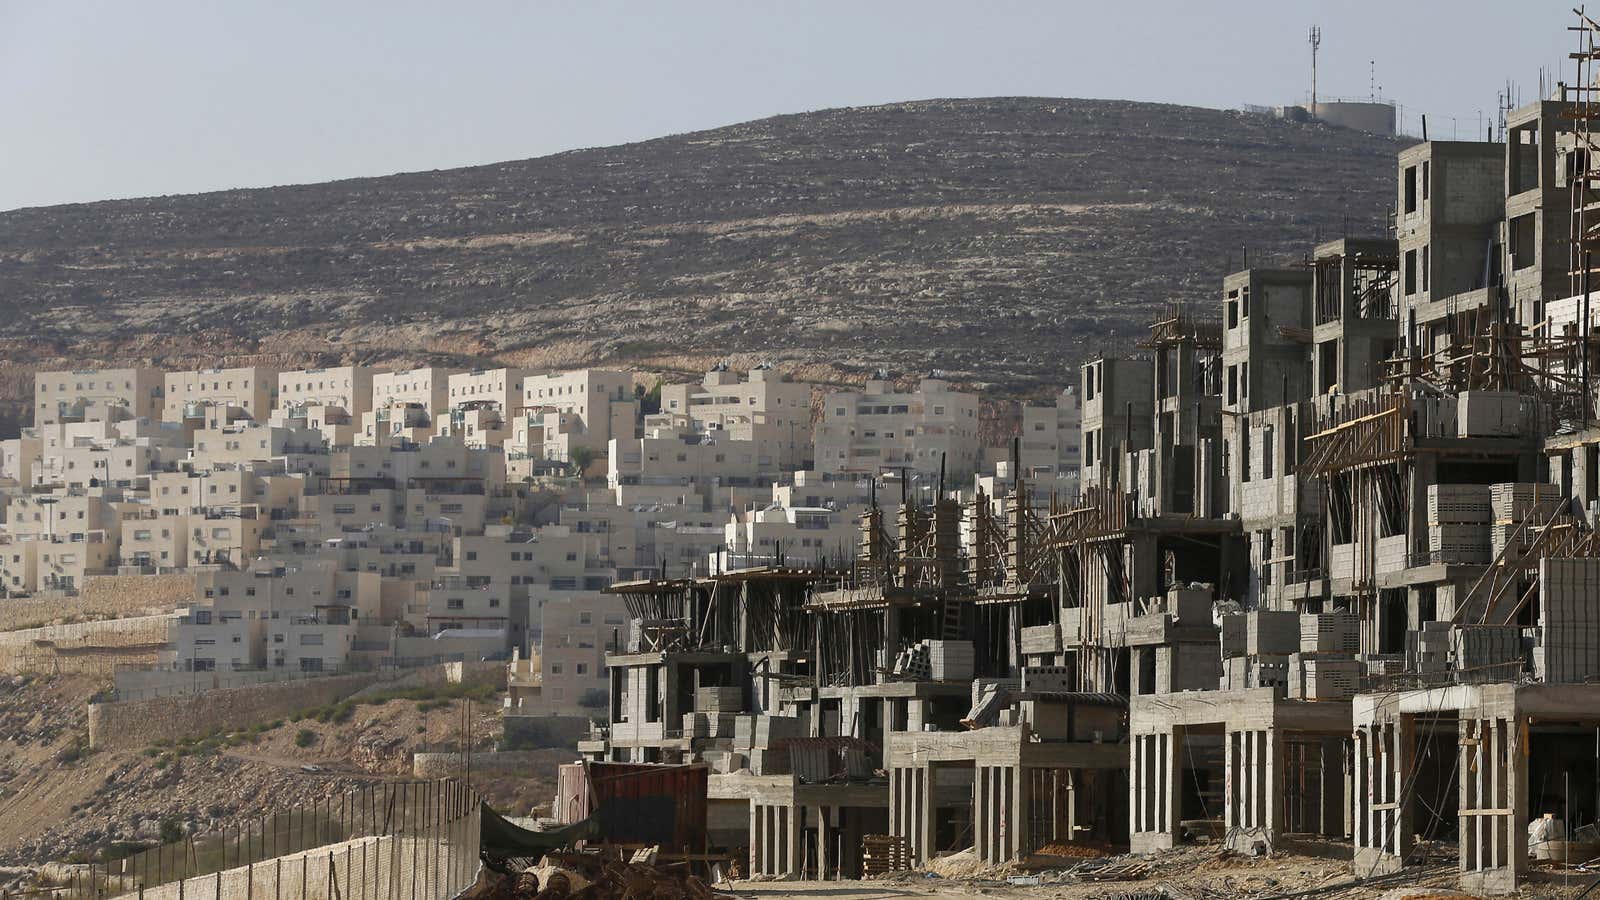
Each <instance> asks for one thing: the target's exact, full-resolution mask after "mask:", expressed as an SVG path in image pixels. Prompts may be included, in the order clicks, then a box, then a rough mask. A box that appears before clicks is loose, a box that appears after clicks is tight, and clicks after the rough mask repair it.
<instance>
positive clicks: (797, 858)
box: [783, 801, 806, 878]
mask: <svg viewBox="0 0 1600 900" xmlns="http://www.w3.org/2000/svg"><path fill="white" fill-rule="evenodd" d="M804 812H805V808H804V807H802V806H801V805H800V804H798V803H795V802H792V801H791V802H790V803H789V805H788V807H786V808H785V809H784V810H783V814H784V819H785V822H786V823H787V824H786V828H785V835H784V836H785V837H786V838H788V849H787V853H788V857H789V859H788V868H787V870H786V874H787V875H788V876H789V877H791V878H804V877H805V874H806V871H805V865H806V862H805V856H804V855H803V854H802V850H801V848H802V844H801V842H800V841H801V838H802V837H803V836H804V834H805V832H804V830H803V827H804V822H805V817H804V815H803V813H804Z"/></svg>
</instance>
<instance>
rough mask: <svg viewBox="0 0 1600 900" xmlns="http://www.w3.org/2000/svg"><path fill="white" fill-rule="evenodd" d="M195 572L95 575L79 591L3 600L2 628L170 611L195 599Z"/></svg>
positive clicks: (48, 592) (53, 592) (0, 622)
mask: <svg viewBox="0 0 1600 900" xmlns="http://www.w3.org/2000/svg"><path fill="white" fill-rule="evenodd" d="M194 583H195V578H194V575H192V574H165V575H91V576H89V577H88V578H87V579H85V580H84V583H83V588H82V589H81V590H80V591H79V592H78V593H77V594H64V593H61V592H59V591H40V592H39V593H37V594H34V595H33V596H32V597H12V598H9V599H6V600H4V601H0V631H11V630H15V629H19V628H28V627H31V626H35V625H38V624H40V623H43V622H51V621H54V620H56V619H60V618H64V617H67V616H106V617H127V616H141V615H145V614H149V613H162V612H170V611H172V610H174V609H176V608H177V607H179V606H181V605H183V604H186V603H189V602H191V601H193V600H194Z"/></svg>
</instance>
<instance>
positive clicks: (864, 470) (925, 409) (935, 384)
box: [816, 377, 980, 485]
mask: <svg viewBox="0 0 1600 900" xmlns="http://www.w3.org/2000/svg"><path fill="white" fill-rule="evenodd" d="M816 442H817V447H816V458H817V462H816V465H817V470H818V471H820V472H824V473H839V472H849V473H859V474H863V475H871V474H876V473H878V472H880V471H883V470H885V469H898V468H905V469H909V470H911V471H912V472H916V473H919V474H923V475H933V476H937V475H938V473H939V467H940V461H941V459H942V460H943V461H944V469H945V474H946V476H947V477H948V478H949V479H951V480H950V482H949V483H950V484H952V485H954V484H959V483H962V482H965V481H966V480H967V479H968V478H970V477H971V476H972V475H974V474H975V473H976V471H977V468H978V464H979V460H980V447H979V443H978V397H977V395H976V394H967V393H962V392H960V391H956V390H954V389H952V388H951V386H950V383H949V382H948V381H945V380H944V379H942V378H934V377H929V378H924V379H922V381H921V382H920V383H919V384H918V386H917V388H916V390H914V391H906V392H902V391H896V390H895V389H894V386H893V385H891V384H890V383H889V382H887V381H884V380H881V379H873V380H869V381H868V382H867V383H866V386H865V387H864V388H863V389H862V390H860V391H839V392H835V393H831V394H829V395H828V396H827V398H826V399H825V400H824V401H823V409H822V422H821V424H820V425H818V426H817V438H816Z"/></svg>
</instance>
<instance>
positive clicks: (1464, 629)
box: [1450, 625, 1523, 681]
mask: <svg viewBox="0 0 1600 900" xmlns="http://www.w3.org/2000/svg"><path fill="white" fill-rule="evenodd" d="M1450 656H1451V663H1452V666H1453V668H1454V669H1455V671H1456V673H1457V675H1458V676H1459V677H1460V678H1462V679H1463V680H1466V681H1512V680H1515V679H1516V677H1517V669H1516V667H1515V666H1511V665H1505V664H1507V663H1520V662H1521V661H1522V658H1523V656H1522V629H1521V628H1518V627H1517V626H1515V625H1455V626H1452V627H1451V629H1450Z"/></svg>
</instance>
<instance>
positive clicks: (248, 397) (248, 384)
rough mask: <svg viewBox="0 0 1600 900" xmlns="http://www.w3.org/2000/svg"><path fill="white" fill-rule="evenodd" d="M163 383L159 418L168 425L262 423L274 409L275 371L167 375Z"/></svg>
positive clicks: (245, 369) (253, 369)
mask: <svg viewBox="0 0 1600 900" xmlns="http://www.w3.org/2000/svg"><path fill="white" fill-rule="evenodd" d="M164 381H165V388H164V390H163V397H162V412H161V418H162V419H163V420H165V421H168V422H186V421H195V420H200V421H203V422H204V423H205V424H206V425H207V426H209V427H218V426H221V425H226V424H228V423H230V422H232V421H234V420H235V419H238V418H248V419H254V420H256V421H259V422H265V421H266V420H267V417H268V416H269V415H271V413H272V409H273V407H275V406H276V405H277V393H278V371H277V370H276V369H269V368H266V367H264V366H244V367H241V368H237V369H197V370H195V371H193V372H168V373H166V377H165V379H164Z"/></svg>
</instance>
